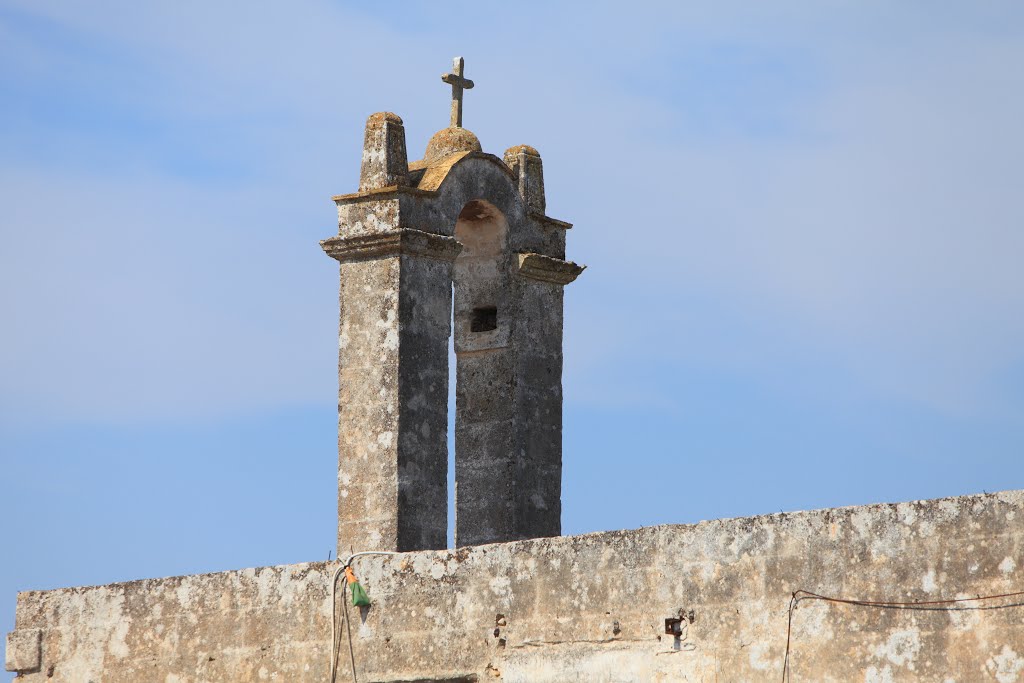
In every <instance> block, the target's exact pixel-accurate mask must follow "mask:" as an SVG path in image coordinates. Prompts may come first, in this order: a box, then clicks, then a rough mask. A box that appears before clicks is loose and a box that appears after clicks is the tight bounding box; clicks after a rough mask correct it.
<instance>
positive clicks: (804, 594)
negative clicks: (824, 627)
mask: <svg viewBox="0 0 1024 683" xmlns="http://www.w3.org/2000/svg"><path fill="white" fill-rule="evenodd" d="M1021 597H1024V591H1017V592H1015V593H1002V594H999V595H983V596H978V597H975V598H956V599H953V600H921V601H917V602H897V601H894V600H852V599H848V598H833V597H829V596H827V595H818V594H817V593H812V592H810V591H805V590H798V591H794V592H793V597H792V598H790V600H789V610H788V611H789V623H788V624H787V626H786V656H785V657H784V658H783V660H782V683H787V682H788V681H789V680H790V676H791V674H792V669H791V667H790V666H789V655H790V650H791V647H790V644H791V642H792V634H793V612H794V610H795V609H796V606H797V605H798V604H799V603H800V601H801V600H823V601H825V602H836V603H840V604H843V605H856V606H858V607H881V608H889V609H924V610H928V609H932V610H936V609H937V610H942V609H951V608H949V607H944V606H948V605H954V604H957V603H961V602H980V601H983V600H998V599H1000V598H1021ZM1000 607H1002V608H1006V607H1024V603H1019V604H1013V605H998V606H996V607H991V608H987V609H998V608H1000ZM976 609H986V608H976Z"/></svg>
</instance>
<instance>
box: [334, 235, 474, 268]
mask: <svg viewBox="0 0 1024 683" xmlns="http://www.w3.org/2000/svg"><path fill="white" fill-rule="evenodd" d="M320 247H321V248H322V249H323V250H324V252H325V253H326V254H327V255H328V256H330V257H331V258H333V259H335V260H337V261H339V262H342V263H343V262H345V261H360V260H366V259H376V258H384V257H386V256H394V255H396V254H410V255H413V256H422V257H425V258H434V259H440V260H442V261H454V260H455V257H456V256H458V255H459V252H460V251H462V245H461V244H460V243H459V241H458V240H457V239H455V238H454V237H445V236H444V235H437V234H435V233H432V232H423V231H422V230H413V229H411V228H402V229H400V230H392V231H389V232H382V233H375V234H371V235H357V236H354V237H342V236H340V235H337V236H334V237H328V238H327V239H325V240H320Z"/></svg>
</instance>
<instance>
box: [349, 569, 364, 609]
mask: <svg viewBox="0 0 1024 683" xmlns="http://www.w3.org/2000/svg"><path fill="white" fill-rule="evenodd" d="M345 581H347V582H348V587H349V590H351V591H352V604H353V605H355V606H356V607H369V606H370V596H369V595H367V594H366V589H365V588H363V587H362V586H360V585H359V581H358V580H357V579H356V573H355V572H354V571H352V567H345Z"/></svg>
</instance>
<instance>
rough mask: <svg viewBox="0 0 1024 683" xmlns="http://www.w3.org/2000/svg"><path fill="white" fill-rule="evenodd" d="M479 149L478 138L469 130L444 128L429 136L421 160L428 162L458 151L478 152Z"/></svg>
mask: <svg viewBox="0 0 1024 683" xmlns="http://www.w3.org/2000/svg"><path fill="white" fill-rule="evenodd" d="M481 150H482V148H481V147H480V140H478V139H477V137H476V136H475V135H473V133H472V132H471V131H468V130H466V129H465V128H456V127H451V128H445V129H444V130H439V131H437V132H436V133H434V137H432V138H430V142H428V143H427V152H426V154H424V155H423V161H426V162H427V163H430V162H433V161H438V160H439V159H443V158H445V157H446V156H449V155H451V154H456V153H458V152H479V151H481Z"/></svg>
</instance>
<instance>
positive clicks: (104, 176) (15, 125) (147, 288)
mask: <svg viewBox="0 0 1024 683" xmlns="http://www.w3.org/2000/svg"><path fill="white" fill-rule="evenodd" d="M1022 14H1024V11H1022V10H1021V7H1020V5H1019V4H1018V3H1010V2H1005V3H1002V2H991V3H984V4H982V3H969V4H963V3H934V2H929V3H914V2H910V3H901V4H900V5H899V6H898V7H894V6H893V5H892V3H871V2H857V3H853V2H824V3H809V2H805V3H790V2H780V3H770V4H769V3H759V4H757V5H751V4H748V3H742V4H740V3H728V2H724V3H723V2H716V3H705V4H703V5H696V4H689V5H688V4H683V3H650V2H634V3H630V4H629V6H628V9H627V8H624V7H623V5H621V4H619V3H601V2H592V3H586V4H585V5H584V4H580V5H578V6H570V5H567V4H556V3H540V2H536V3H534V2H518V3H505V4H503V5H502V6H498V5H496V4H486V5H485V4H483V3H462V2H449V3H446V4H445V6H444V8H443V9H439V8H438V6H436V5H429V4H426V3H423V4H413V3H405V4H403V3H372V4H370V3H367V4H366V5H364V6H357V5H351V4H342V3H328V2H319V1H317V0H296V1H295V2H290V3H270V2H251V3H247V4H246V8H245V10H244V11H239V9H238V7H237V6H236V5H234V4H230V3H216V2H175V3H129V2H112V1H107V0H97V1H96V2H92V3H56V2H46V1H40V0H33V1H32V2H28V1H27V0H25V1H22V0H2V1H0V104H2V106H0V149H2V150H3V153H2V154H0V202H2V205H3V209H4V211H3V217H2V219H0V230H2V233H3V235H2V236H3V241H4V248H3V249H2V250H0V310H2V315H3V320H4V323H5V324H4V326H3V332H4V334H3V336H2V342H0V343H2V346H0V349H2V351H3V353H2V354H0V485H2V491H3V492H2V495H0V515H2V516H3V518H4V519H5V520H6V521H7V523H6V524H5V527H4V528H5V535H6V537H5V539H4V544H3V545H4V548H5V553H4V555H5V557H4V561H3V562H2V563H0V629H3V630H9V629H10V628H11V627H12V626H13V620H14V617H13V612H14V598H15V591H17V590H22V589H34V588H52V587H57V586H64V585H79V584H91V583H107V582H111V581H119V580H126V579H133V578H140V577H144V576H161V575H170V574H178V573H192V572H200V571H215V570H221V569H231V568H237V567H243V566H253V565H264V564H274V563H285V562H299V561H306V560H316V559H324V558H326V557H327V553H328V551H329V550H331V549H332V548H333V543H334V541H333V535H334V524H335V511H334V505H335V502H334V501H335V491H334V489H335V479H334V477H335V467H336V464H335V457H336V455H335V448H336V446H335V430H336V415H335V409H334V407H333V406H334V401H335V395H336V394H335V392H336V382H337V377H336V349H337V346H336V339H335V335H336V324H337V290H336V287H337V282H336V278H337V271H336V268H335V266H334V264H333V263H332V262H331V261H330V260H329V259H327V258H326V257H325V256H324V255H323V254H322V253H321V251H320V249H319V247H318V246H317V240H318V239H321V238H323V237H327V236H329V235H330V234H331V233H332V232H333V231H334V230H335V225H334V220H335V218H334V216H335V214H334V210H333V206H332V204H331V202H330V200H329V197H330V195H332V194H336V193H341V192H347V191H351V190H353V189H354V188H355V187H356V185H357V182H358V170H359V153H360V145H361V142H362V127H363V123H364V121H365V118H366V116H367V115H368V114H370V113H372V112H374V111H383V110H391V111H395V112H397V113H398V114H400V115H401V116H402V117H403V119H404V120H405V123H406V131H407V134H408V144H409V149H410V157H413V158H414V157H416V156H418V155H419V154H420V153H422V149H423V148H424V147H425V145H426V141H427V139H428V138H429V136H430V135H431V134H432V133H433V132H434V131H435V130H438V129H440V128H442V127H443V126H445V125H446V124H447V117H448V92H449V91H448V88H447V87H446V86H444V85H443V84H442V83H441V82H440V80H439V78H438V76H439V75H440V74H441V73H442V72H443V71H445V70H447V69H448V67H449V66H450V64H451V58H452V56H454V55H456V54H461V55H463V56H464V57H465V58H466V63H467V66H466V71H467V75H468V76H469V77H470V78H472V79H474V80H475V82H476V88H475V89H473V90H472V91H471V92H469V93H467V99H466V114H465V125H466V126H467V127H468V128H470V129H471V130H473V131H474V132H475V133H477V135H478V136H479V137H480V139H481V141H482V143H483V146H484V148H485V150H487V151H490V152H495V153H499V154H500V153H501V152H502V151H503V150H504V149H505V148H507V147H509V146H512V145H514V144H530V145H533V146H535V147H537V148H538V149H539V150H540V152H541V154H542V155H543V157H544V160H545V175H546V185H547V190H548V208H549V213H550V214H551V215H553V216H554V217H556V218H560V219H564V220H568V221H571V222H573V223H574V224H575V227H574V228H573V230H572V231H571V232H570V234H569V255H570V257H571V258H573V259H575V260H577V261H579V262H581V263H586V264H587V265H588V266H589V268H588V270H587V271H586V273H585V274H584V275H583V276H582V277H581V278H580V279H579V280H578V281H577V282H576V283H574V284H573V285H571V286H570V287H569V288H568V290H567V296H566V337H565V357H566V368H565V376H564V384H565V435H564V445H565V479H564V514H563V527H564V530H565V532H566V533H580V532H586V531H594V530H600V529H612V528H626V527H636V526H640V525H649V524H658V523H670V522H679V523H683V522H693V521H697V520H700V519H708V518H716V517H726V516H740V515H750V514H757V513H765V512H774V511H778V510H795V509H805V508H815V507H831V506H839V505H850V504H860V503H870V502H878V501H897V500H909V499H918V498H928V497H938V496H947V495H956V494H964V493H973V492H979V491H982V490H989V491H991V490H1000V489H1011V488H1024V314H1022V311H1024V268H1022V267H1021V261H1022V254H1024V230H1022V228H1021V226H1022V225H1024V193H1022V192H1021V187H1024V169H1022V165H1021V159H1024V136H1022V134H1021V126H1020V122H1021V121H1024V70H1022V69H1021V68H1020V65H1021V64H1024V23H1022V19H1024V17H1022Z"/></svg>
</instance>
